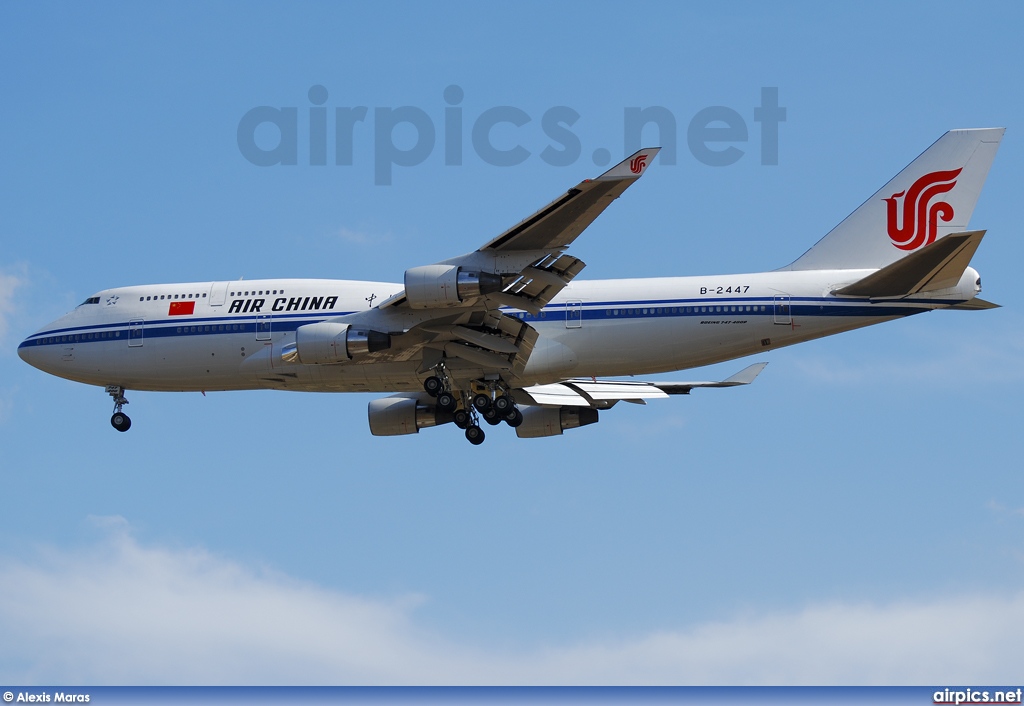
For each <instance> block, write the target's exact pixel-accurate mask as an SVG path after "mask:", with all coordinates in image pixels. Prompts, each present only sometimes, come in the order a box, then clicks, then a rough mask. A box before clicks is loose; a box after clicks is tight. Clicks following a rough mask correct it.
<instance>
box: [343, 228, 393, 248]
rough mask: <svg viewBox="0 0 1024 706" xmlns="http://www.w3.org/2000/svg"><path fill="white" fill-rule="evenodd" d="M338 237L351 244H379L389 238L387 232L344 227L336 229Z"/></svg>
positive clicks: (387, 240)
mask: <svg viewBox="0 0 1024 706" xmlns="http://www.w3.org/2000/svg"><path fill="white" fill-rule="evenodd" d="M338 237H339V238H341V239H342V240H344V241H345V242H346V243H351V244H352V245H380V244H381V243H387V242H390V240H391V236H390V235H388V234H372V233H367V232H365V231H359V230H352V229H351V228H345V227H342V228H339V229H338Z"/></svg>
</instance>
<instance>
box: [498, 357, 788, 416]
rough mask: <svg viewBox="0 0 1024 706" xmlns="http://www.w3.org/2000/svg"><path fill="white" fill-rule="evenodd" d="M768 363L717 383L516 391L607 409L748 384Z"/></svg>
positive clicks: (585, 384)
mask: <svg viewBox="0 0 1024 706" xmlns="http://www.w3.org/2000/svg"><path fill="white" fill-rule="evenodd" d="M767 365H768V364H767V363H754V364H753V365H750V366H748V367H746V368H744V369H743V370H741V371H740V372H738V373H736V374H735V375H733V376H732V377H728V378H726V379H725V380H720V381H717V382H638V381H633V380H586V379H574V380H566V381H564V382H559V383H555V384H552V385H534V386H532V387H527V388H523V389H521V390H517V391H516V395H517V399H519V396H520V393H523V397H524V398H525V397H528V398H529V399H530V400H531V401H532V402H533V404H536V405H557V406H559V407H594V408H596V409H608V408H609V407H611V406H612V405H614V404H615V403H616V402H634V403H637V404H646V400H649V399H658V398H665V397H668V396H669V395H688V394H690V390H692V389H694V388H695V387H735V386H737V385H749V384H750V383H752V382H753V381H754V378H756V377H757V376H758V375H760V373H761V371H762V370H764V369H765V366H767Z"/></svg>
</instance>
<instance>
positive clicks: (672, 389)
mask: <svg viewBox="0 0 1024 706" xmlns="http://www.w3.org/2000/svg"><path fill="white" fill-rule="evenodd" d="M767 365H768V363H754V364H753V365H748V366H747V367H745V368H743V370H741V371H739V372H738V373H736V374H735V375H733V376H732V377H728V378H726V379H725V380H721V381H719V382H655V383H652V384H653V385H654V386H655V387H657V388H658V389H659V390H661V391H662V392H664V393H665V394H668V395H688V394H690V390H692V389H693V388H695V387H735V386H737V385H749V384H750V383H752V382H754V378H756V377H757V376H758V375H760V374H761V371H762V370H764V369H765V367H766V366H767Z"/></svg>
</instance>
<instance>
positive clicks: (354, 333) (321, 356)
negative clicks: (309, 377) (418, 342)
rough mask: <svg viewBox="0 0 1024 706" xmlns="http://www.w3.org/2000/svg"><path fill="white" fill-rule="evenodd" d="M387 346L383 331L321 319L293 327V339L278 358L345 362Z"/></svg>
mask: <svg viewBox="0 0 1024 706" xmlns="http://www.w3.org/2000/svg"><path fill="white" fill-rule="evenodd" d="M390 347H391V336H390V335H388V334H386V333H381V332H379V331H371V330H369V329H367V328H364V327H359V326H351V325H349V324H341V323H336V322H333V321H321V322H320V323H316V324H306V325H305V326H299V327H298V328H297V329H295V343H294V344H292V345H288V346H285V347H284V349H283V350H282V352H281V358H282V360H284V361H286V362H289V363H306V364H327V363H347V362H348V361H350V360H352V359H353V358H357V357H359V356H361V355H366V354H367V353H376V352H377V351H383V350H387V349H388V348H390Z"/></svg>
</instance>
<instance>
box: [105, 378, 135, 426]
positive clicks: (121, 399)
mask: <svg viewBox="0 0 1024 706" xmlns="http://www.w3.org/2000/svg"><path fill="white" fill-rule="evenodd" d="M124 392H125V390H124V388H123V387H121V386H120V385H107V394H108V395H110V396H111V397H113V398H114V414H113V415H111V417H110V425H111V426H112V427H114V428H115V429H117V430H118V431H122V432H123V431H128V430H129V429H131V427H132V420H131V419H130V418H129V417H128V415H127V414H125V413H124V412H122V411H121V408H122V407H124V406H125V405H126V404H128V400H127V399H125V396H124Z"/></svg>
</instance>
